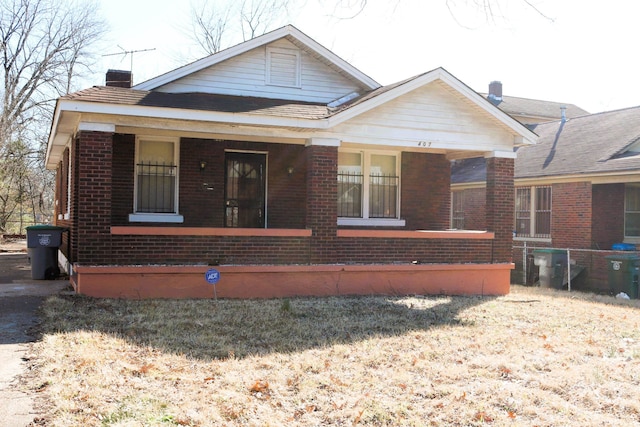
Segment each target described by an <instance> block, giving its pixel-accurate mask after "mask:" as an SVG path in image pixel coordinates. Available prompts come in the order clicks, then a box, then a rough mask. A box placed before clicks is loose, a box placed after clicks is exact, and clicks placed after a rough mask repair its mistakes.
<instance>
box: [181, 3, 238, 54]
mask: <svg viewBox="0 0 640 427" xmlns="http://www.w3.org/2000/svg"><path fill="white" fill-rule="evenodd" d="M231 5H232V3H228V4H226V5H222V6H221V5H220V4H219V3H218V4H217V6H216V4H215V3H209V2H207V1H205V2H203V3H201V4H200V5H195V4H193V3H192V4H191V26H192V32H193V34H192V39H193V40H194V41H195V42H196V43H198V46H200V48H202V50H204V51H205V52H206V53H207V54H208V55H211V54H214V53H216V52H219V51H220V50H221V49H222V39H223V36H224V34H225V30H226V29H227V23H228V22H229V15H231V11H232V6H231Z"/></svg>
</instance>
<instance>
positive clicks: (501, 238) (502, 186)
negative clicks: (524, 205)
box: [486, 152, 515, 263]
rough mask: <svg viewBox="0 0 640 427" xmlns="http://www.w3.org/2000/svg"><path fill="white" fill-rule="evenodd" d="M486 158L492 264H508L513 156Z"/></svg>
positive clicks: (509, 154)
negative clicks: (493, 236) (492, 239)
mask: <svg viewBox="0 0 640 427" xmlns="http://www.w3.org/2000/svg"><path fill="white" fill-rule="evenodd" d="M486 158H487V195H486V198H487V203H486V206H487V208H486V215H487V230H488V231H493V232H494V233H495V240H494V242H493V254H492V262H494V263H507V262H512V247H513V225H514V209H515V208H514V197H515V195H514V191H515V189H514V184H513V170H514V159H515V153H510V152H505V153H502V152H499V153H498V152H494V153H491V154H490V155H488V156H486Z"/></svg>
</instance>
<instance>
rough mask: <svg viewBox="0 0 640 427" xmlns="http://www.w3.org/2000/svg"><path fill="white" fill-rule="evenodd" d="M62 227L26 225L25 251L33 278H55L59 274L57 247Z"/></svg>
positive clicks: (59, 243)
mask: <svg viewBox="0 0 640 427" xmlns="http://www.w3.org/2000/svg"><path fill="white" fill-rule="evenodd" d="M65 230H66V228H64V227H57V226H55V225H32V226H29V227H27V252H28V254H29V260H30V263H31V278H32V279H34V280H43V279H55V278H56V277H58V276H59V275H60V268H59V267H58V248H59V247H60V245H61V244H62V233H63V232H64V231H65Z"/></svg>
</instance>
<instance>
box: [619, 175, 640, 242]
mask: <svg viewBox="0 0 640 427" xmlns="http://www.w3.org/2000/svg"><path fill="white" fill-rule="evenodd" d="M627 187H635V188H639V187H640V186H638V185H633V184H625V185H624V200H623V203H624V205H623V206H624V207H623V212H622V214H623V217H622V221H623V224H622V233H623V234H624V238H623V242H624V243H633V244H638V243H640V236H627Z"/></svg>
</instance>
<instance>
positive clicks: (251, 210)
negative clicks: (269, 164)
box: [224, 152, 266, 228]
mask: <svg viewBox="0 0 640 427" xmlns="http://www.w3.org/2000/svg"><path fill="white" fill-rule="evenodd" d="M265 169H266V155H264V154H255V153H231V152H229V153H226V156H225V170H226V177H225V196H224V198H225V226H226V227H242V228H264V223H265V222H264V221H265V220H264V207H265V206H264V205H265Z"/></svg>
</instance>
